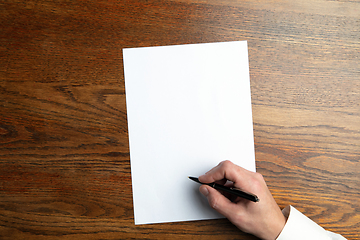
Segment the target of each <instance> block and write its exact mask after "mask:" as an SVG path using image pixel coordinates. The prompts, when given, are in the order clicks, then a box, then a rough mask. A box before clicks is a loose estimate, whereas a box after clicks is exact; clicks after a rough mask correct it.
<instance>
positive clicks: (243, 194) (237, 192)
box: [210, 184, 259, 202]
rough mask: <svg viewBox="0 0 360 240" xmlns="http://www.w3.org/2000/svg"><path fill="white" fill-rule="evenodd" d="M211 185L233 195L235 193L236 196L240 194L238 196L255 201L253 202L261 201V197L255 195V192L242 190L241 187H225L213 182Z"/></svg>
mask: <svg viewBox="0 0 360 240" xmlns="http://www.w3.org/2000/svg"><path fill="white" fill-rule="evenodd" d="M210 186H211V187H213V188H215V189H217V190H221V191H224V192H227V193H230V194H232V195H235V196H238V197H241V198H245V199H247V200H250V201H253V202H258V201H259V198H258V197H257V196H255V195H254V194H251V193H247V192H244V191H241V190H239V189H235V188H229V187H225V186H222V185H219V184H212V185H210Z"/></svg>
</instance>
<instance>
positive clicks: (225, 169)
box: [199, 160, 252, 183]
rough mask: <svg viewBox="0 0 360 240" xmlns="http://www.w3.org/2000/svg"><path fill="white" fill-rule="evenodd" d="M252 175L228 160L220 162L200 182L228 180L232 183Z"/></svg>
mask: <svg viewBox="0 0 360 240" xmlns="http://www.w3.org/2000/svg"><path fill="white" fill-rule="evenodd" d="M249 173H252V172H250V171H248V170H246V169H244V168H241V167H239V166H237V165H235V164H234V163H232V162H230V161H228V160H226V161H223V162H220V163H219V164H218V165H217V166H216V167H214V168H213V169H211V170H210V171H208V172H207V173H206V174H204V175H201V176H200V177H199V181H200V182H204V183H210V182H215V181H219V180H222V179H227V180H230V181H232V182H239V181H240V179H241V178H242V176H243V177H244V178H245V177H246V176H248V175H249Z"/></svg>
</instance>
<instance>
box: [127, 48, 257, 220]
mask: <svg viewBox="0 0 360 240" xmlns="http://www.w3.org/2000/svg"><path fill="white" fill-rule="evenodd" d="M123 57H124V72H125V89H126V104H127V116H128V130H129V142H130V163H131V177H132V187H133V204H134V217H135V224H148V223H160V222H175V221H189V220H201V219H214V218H221V217H222V216H221V215H219V214H218V213H217V212H216V211H214V210H213V209H211V208H210V207H209V205H208V203H207V200H206V198H204V197H203V196H201V194H200V193H199V191H198V188H199V187H200V184H198V183H195V182H193V181H191V180H189V179H188V176H195V177H197V176H199V175H201V174H204V173H205V172H207V171H208V170H210V169H211V168H212V167H214V166H216V165H217V164H218V163H219V162H220V161H222V160H231V161H232V162H234V163H236V164H238V165H240V166H242V167H244V168H246V169H248V170H251V171H255V156H254V139H253V126H252V112H251V95H250V80H249V64H248V50H247V42H246V41H238V42H224V43H203V44H189V45H177V46H164V47H145V48H129V49H123Z"/></svg>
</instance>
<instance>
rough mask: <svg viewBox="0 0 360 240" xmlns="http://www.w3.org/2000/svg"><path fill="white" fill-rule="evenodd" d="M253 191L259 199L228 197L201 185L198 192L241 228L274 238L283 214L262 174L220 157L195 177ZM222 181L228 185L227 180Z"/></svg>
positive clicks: (279, 229)
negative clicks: (218, 161)
mask: <svg viewBox="0 0 360 240" xmlns="http://www.w3.org/2000/svg"><path fill="white" fill-rule="evenodd" d="M226 180H229V181H232V182H233V183H230V186H233V187H236V188H239V189H241V190H244V191H246V192H250V193H253V194H255V195H257V196H258V197H259V199H260V201H259V202H251V201H249V200H246V199H243V198H240V197H237V198H236V199H234V200H233V201H230V199H228V198H227V197H225V196H224V195H223V194H221V193H220V192H219V191H217V190H216V189H214V188H212V187H210V186H208V185H201V187H200V192H201V193H202V194H203V195H205V196H206V197H207V199H208V201H209V204H210V206H211V207H212V208H213V209H215V210H216V211H218V212H219V213H220V214H222V215H224V216H225V217H226V218H228V219H229V220H230V221H231V222H232V223H233V224H234V225H235V226H236V227H238V228H239V229H240V230H241V231H243V232H246V233H250V234H253V235H255V236H257V237H259V238H261V239H265V240H268V239H269V240H275V239H276V238H277V237H278V235H279V234H280V232H281V231H282V229H283V228H284V226H285V222H286V220H285V217H284V215H283V214H282V212H281V210H280V208H279V206H278V205H277V203H276V202H275V200H274V198H273V196H272V195H271V193H270V191H269V189H268V187H267V185H266V183H265V180H264V178H263V176H262V175H261V174H260V173H255V172H251V171H248V170H246V169H244V168H242V167H239V166H237V165H235V164H233V163H232V162H230V161H223V162H221V163H220V164H219V165H218V166H216V167H214V168H213V169H211V170H210V171H209V172H207V173H206V174H204V175H202V176H200V177H199V181H200V182H203V183H211V182H217V183H219V184H225V182H226ZM226 185H229V183H227V184H226Z"/></svg>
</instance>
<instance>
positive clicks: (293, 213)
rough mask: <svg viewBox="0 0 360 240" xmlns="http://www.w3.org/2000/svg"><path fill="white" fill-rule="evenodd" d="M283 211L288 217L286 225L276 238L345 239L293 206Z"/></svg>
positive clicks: (287, 239) (279, 239)
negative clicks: (330, 231)
mask: <svg viewBox="0 0 360 240" xmlns="http://www.w3.org/2000/svg"><path fill="white" fill-rule="evenodd" d="M282 212H283V214H284V216H285V217H286V218H287V221H286V224H285V227H284V228H283V230H282V232H281V233H280V235H279V236H278V238H277V239H276V240H304V239H306V240H332V239H345V238H344V237H342V236H341V235H338V234H330V233H329V232H327V231H326V230H325V229H323V228H322V227H320V226H319V225H318V224H316V223H315V222H313V221H312V220H311V219H310V218H308V217H306V216H305V215H304V214H302V213H301V212H299V211H298V210H296V209H295V208H294V207H292V206H287V207H286V208H284V209H283V210H282ZM335 235H336V236H335Z"/></svg>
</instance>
